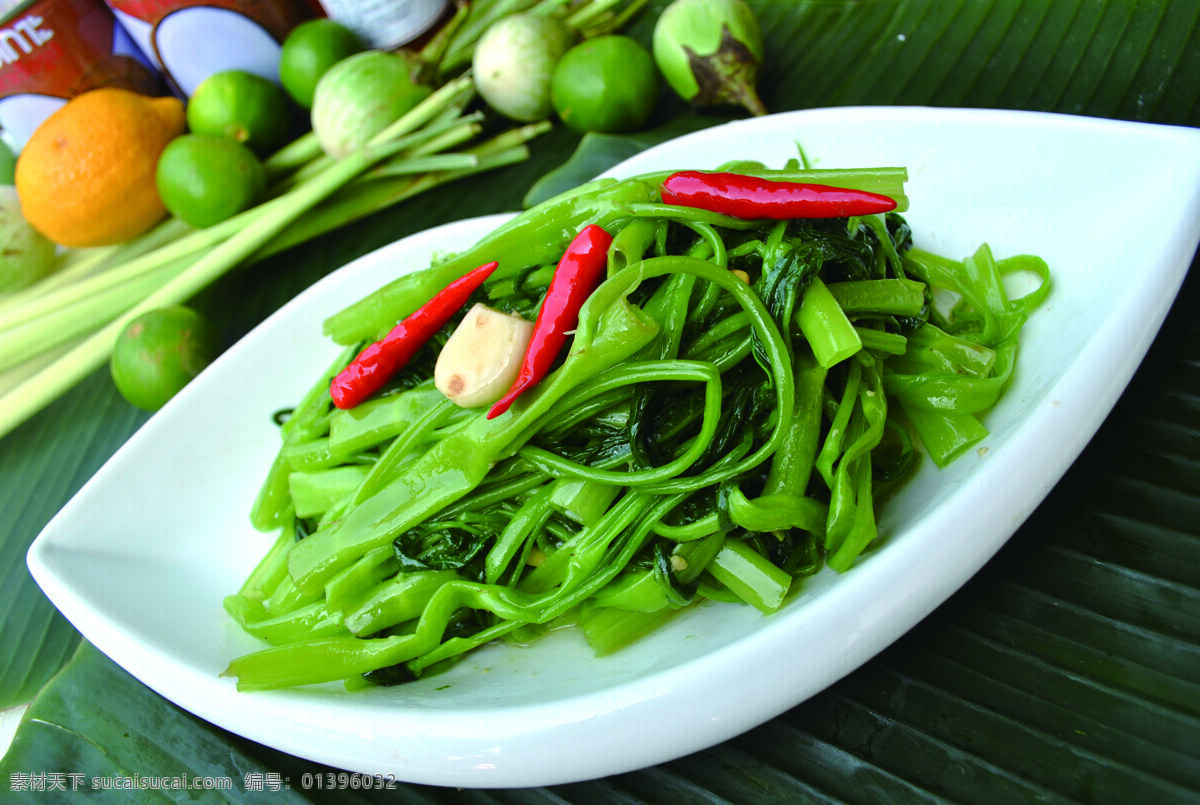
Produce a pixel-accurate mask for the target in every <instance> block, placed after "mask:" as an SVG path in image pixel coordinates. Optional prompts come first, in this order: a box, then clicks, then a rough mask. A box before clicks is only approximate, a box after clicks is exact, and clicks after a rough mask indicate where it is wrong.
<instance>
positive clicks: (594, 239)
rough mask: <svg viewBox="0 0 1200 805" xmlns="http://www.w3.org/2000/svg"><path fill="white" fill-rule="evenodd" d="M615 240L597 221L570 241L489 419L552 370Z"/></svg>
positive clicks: (577, 321) (601, 271)
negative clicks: (507, 386) (517, 367)
mask: <svg viewBox="0 0 1200 805" xmlns="http://www.w3.org/2000/svg"><path fill="white" fill-rule="evenodd" d="M612 241H613V238H612V235H610V234H608V232H606V231H605V230H604V229H603V228H602V227H599V226H597V225H595V224H592V225H590V226H587V227H584V229H583V231H581V232H580V233H579V234H578V235H576V236H575V239H574V240H572V241H571V245H570V246H568V247H567V251H566V252H565V253H564V254H563V256H562V259H561V260H559V261H558V267H557V268H555V269H554V276H553V277H551V278H550V287H549V288H547V289H546V298H545V299H544V300H543V301H542V308H541V310H539V311H538V316H537V321H535V322H534V324H533V336H532V337H531V338H530V339H529V346H528V347H526V349H525V359H524V361H522V363H521V371H520V373H519V374H518V375H517V379H516V381H514V382H513V384H512V387H511V388H510V389H509V390H508V391H507V392H506V393H505V395H504V396H503V397H501V398H500V399H499V400H498V401H497V402H496V404H495V405H493V406H492V407H491V410H489V411H488V415H487V418H488V419H494V418H496V417H498V416H500V415H501V414H503V413H504V412H505V411H507V410H508V408H509V406H511V405H512V404H513V401H514V400H516V399H517V397H520V396H521V394H522V393H524V392H525V391H526V390H527V389H529V388H530V387H531V386H534V385H537V384H538V383H539V382H541V380H542V378H544V377H545V376H546V375H547V373H549V371H550V367H551V366H553V365H554V360H555V359H556V358H557V357H558V353H559V352H560V351H562V346H563V343H564V342H565V341H566V340H567V333H569V332H571V331H572V330H574V329H575V328H576V327H578V326H579V309H580V308H581V307H583V303H584V301H585V300H586V299H587V298H588V296H590V295H591V293H592V291H594V290H596V286H597V285H599V284H600V280H601V279H602V278H603V277H604V270H605V268H606V267H607V265H608V247H609V246H610V245H611V244H612Z"/></svg>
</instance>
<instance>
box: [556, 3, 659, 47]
mask: <svg viewBox="0 0 1200 805" xmlns="http://www.w3.org/2000/svg"><path fill="white" fill-rule="evenodd" d="M646 3H647V0H633V2H632V3H630V4H629V5H627V6H625V8H623V9H621V10H620V11H618V12H616V13H613V11H612V9H611V8H607V9H604V11H603V12H602V14H601V15H596V16H595V18H594V19H587V20H584V21H582V23H581V24H577V23H575V22H573V21H571V20H568V22H567V24H568V25H571V27H574V28H575V29H576V30H577V31H579V35H580V36H582V37H584V38H587V39H590V38H592V37H597V36H603V35H605V34H610V33H613V32H614V31H619V30H620V29H622V28H624V27H625V25H626V24H627V23H628V22H629V20H631V19H632V18H633V16H634V15H635V14H637V13H638V12H639V11H641V10H642V9H643V8H644V7H645V6H646Z"/></svg>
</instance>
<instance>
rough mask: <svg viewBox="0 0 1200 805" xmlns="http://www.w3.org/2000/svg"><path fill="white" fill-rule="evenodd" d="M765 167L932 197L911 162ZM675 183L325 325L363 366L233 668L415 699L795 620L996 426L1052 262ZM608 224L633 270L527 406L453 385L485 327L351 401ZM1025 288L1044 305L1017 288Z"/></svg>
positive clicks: (898, 224)
mask: <svg viewBox="0 0 1200 805" xmlns="http://www.w3.org/2000/svg"><path fill="white" fill-rule="evenodd" d="M739 169H741V170H747V171H751V172H753V173H754V174H755V175H756V176H758V177H760V178H766V179H776V178H779V179H786V180H787V181H813V182H819V183H822V184H830V185H833V186H835V187H836V186H843V187H855V188H858V189H868V190H870V191H871V192H885V190H884V189H885V188H886V189H890V190H891V193H890V195H891V197H892V198H893V199H894V200H895V201H896V202H897V209H898V210H901V211H902V210H904V209H905V208H906V204H907V199H906V198H905V197H904V194H903V171H902V170H900V169H893V168H881V169H873V170H859V171H838V172H820V171H801V170H798V169H796V170H787V171H768V170H767V169H765V168H761V166H757V167H756V166H751V165H741V166H739ZM835 173H836V176H838V177H840V178H842V179H845V182H844V183H842V184H841V185H839V184H838V182H837V181H836V180H834V179H832V176H833V175H834V174H835ZM666 176H667V174H646V175H642V176H637V177H632V178H629V179H626V180H623V181H611V180H606V181H601V182H597V183H594V184H592V185H589V186H585V187H583V188H580V189H578V190H576V191H573V192H571V193H570V194H567V195H564V196H560V197H557V198H554V199H551V200H549V201H547V202H545V203H543V204H541V205H539V206H537V207H534V208H532V209H530V210H528V211H526V212H524V213H522V214H520V215H518V216H516V217H514V218H513V219H511V220H510V221H508V222H507V223H506V224H504V225H503V226H501V227H499V228H498V229H497V230H496V231H495V232H493V233H492V234H490V235H488V236H486V237H484V238H483V239H481V240H480V241H479V242H478V243H476V244H474V245H471V246H468V247H466V248H464V249H463V250H462V251H461V252H459V253H458V254H456V255H454V256H453V257H450V258H447V259H444V260H442V261H440V262H437V263H435V264H434V265H432V266H430V267H428V268H426V269H425V270H423V271H418V272H415V273H413V274H410V275H407V276H405V277H402V278H400V279H398V280H396V281H393V282H392V283H389V284H388V285H386V286H384V287H382V288H380V289H378V290H376V291H375V292H373V293H371V294H369V295H368V296H366V297H364V298H363V299H362V300H360V301H359V302H357V303H355V304H353V305H350V306H348V307H347V308H345V309H344V310H342V311H340V312H338V313H336V314H334V315H333V316H331V317H330V318H329V319H328V320H327V321H326V322H325V332H326V333H327V334H328V335H330V336H331V337H332V338H333V339H334V340H335V341H337V342H339V343H343V344H345V345H346V350H345V352H344V353H343V355H342V356H340V357H339V359H338V361H337V363H335V364H334V365H333V366H331V367H328V368H326V369H325V371H324V372H323V373H322V374H320V375H319V377H318V378H317V382H316V383H315V385H314V386H313V388H312V390H311V391H310V392H309V394H307V395H306V396H305V397H304V398H303V399H302V400H301V401H300V402H299V404H298V406H297V408H296V409H295V411H294V412H293V413H292V416H291V417H290V418H289V419H288V420H287V421H286V423H285V424H284V425H283V426H282V427H281V434H280V437H281V444H280V450H279V454H278V456H277V458H276V459H275V461H274V463H273V464H272V466H271V467H270V468H269V471H268V472H267V475H266V478H265V479H264V482H263V485H262V489H261V491H260V493H259V497H258V501H257V503H256V505H255V508H254V511H253V513H252V522H253V523H254V524H255V526H256V527H259V528H261V529H263V530H276V529H277V530H278V531H279V534H280V536H278V537H277V538H276V539H275V540H273V541H272V546H271V548H270V549H269V550H268V551H267V552H266V554H265V555H264V557H263V559H262V561H261V563H260V564H259V566H258V567H257V568H256V569H255V570H254V571H253V573H252V574H251V575H250V577H249V579H248V580H247V582H246V583H245V584H244V585H243V587H242V588H241V589H240V590H239V591H237V592H236V593H233V594H231V595H230V596H229V598H228V599H227V600H226V609H227V611H228V612H229V614H230V616H231V617H232V618H233V619H234V620H235V621H236V622H237V623H239V624H241V625H242V627H243V628H244V629H245V630H246V631H247V632H248V633H249V634H251V635H254V636H256V637H258V638H260V639H261V640H262V641H264V643H265V644H266V647H264V648H263V649H262V650H260V651H256V652H254V653H251V654H249V655H246V656H244V657H240V658H238V659H235V660H234V661H233V662H232V663H230V665H229V668H228V670H227V673H228V674H230V675H232V676H235V677H236V678H237V684H238V686H239V688H241V689H243V690H257V689H266V688H277V687H284V686H293V685H308V684H316V683H322V682H333V681H339V680H340V681H343V683H344V684H345V685H346V686H347V687H349V688H358V687H361V686H363V685H370V684H397V683H401V682H404V681H407V680H412V679H414V678H418V677H421V676H425V675H429V674H433V673H436V672H438V671H439V670H441V669H444V668H446V667H448V666H449V665H450V664H452V663H453V662H454V661H455V660H456V659H457V658H460V657H461V656H462V655H463V654H464V653H466V652H468V651H471V650H474V649H475V648H478V647H480V646H483V645H485V644H487V643H490V642H492V641H498V640H507V641H519V642H524V641H526V640H528V639H529V638H530V637H531V636H536V634H538V633H539V632H540V631H543V630H545V629H548V628H551V627H552V626H554V625H557V624H560V623H565V622H570V623H575V624H577V625H578V626H579V628H580V629H581V630H582V632H583V634H584V635H585V637H586V638H587V639H588V641H589V642H590V643H591V644H592V646H593V648H594V649H595V651H596V652H597V653H598V654H605V653H609V652H612V651H616V650H618V649H619V648H621V647H622V646H623V645H626V644H627V643H629V642H631V641H633V640H637V639H641V638H642V637H644V636H646V635H648V634H651V633H652V632H653V631H654V629H656V628H658V627H660V626H661V625H663V624H665V623H668V622H669V621H670V618H671V616H672V614H674V613H676V612H678V611H680V610H682V609H684V608H686V607H689V606H694V605H698V604H701V602H711V603H709V604H708V605H723V604H724V603H736V604H742V605H749V606H752V607H754V608H755V609H757V610H759V611H761V612H762V613H763V614H764V615H769V614H770V613H773V612H776V611H778V610H779V609H780V608H782V607H785V606H787V604H788V602H789V601H790V600H791V599H792V598H793V597H795V596H796V595H798V594H800V592H801V591H802V590H803V588H804V579H805V578H806V577H807V576H809V575H811V574H813V573H816V572H818V571H821V569H822V568H828V570H827V571H825V572H837V573H845V572H854V566H855V564H856V563H857V562H859V561H861V559H862V558H863V557H864V555H866V554H869V552H870V550H871V546H872V545H873V543H875V541H876V539H877V538H878V536H879V534H878V530H879V527H878V524H877V521H876V511H877V508H878V506H879V505H880V501H881V500H882V499H883V498H884V496H885V495H886V493H887V492H888V491H889V490H890V489H891V488H892V487H893V486H894V485H896V484H898V483H901V482H903V480H904V478H905V477H906V476H907V473H908V472H909V470H911V468H912V467H914V466H915V465H916V461H917V450H918V449H919V448H918V445H919V444H923V445H925V447H926V449H927V450H928V452H929V453H930V454H931V456H932V457H933V458H934V460H935V462H936V463H938V464H939V465H941V464H945V463H946V462H948V461H950V460H953V458H954V457H955V456H958V455H961V454H962V453H963V452H964V451H966V450H968V449H970V448H971V447H972V446H974V445H977V444H978V443H979V441H980V440H981V439H982V438H984V437H985V436H986V433H987V431H986V427H985V425H984V424H983V419H982V418H983V417H986V413H987V411H988V409H989V408H990V407H991V406H992V405H994V404H995V403H996V401H997V400H998V399H999V397H1000V395H1001V394H1002V393H1003V390H1004V387H1005V384H1006V383H1007V381H1008V379H1009V377H1010V376H1011V373H1012V372H1013V370H1014V366H1015V362H1016V360H1017V337H1018V335H1019V332H1020V328H1021V326H1022V324H1023V323H1024V321H1025V320H1026V319H1027V318H1028V317H1029V316H1030V315H1031V314H1032V312H1033V311H1034V309H1035V308H1036V307H1037V305H1038V304H1040V303H1041V301H1042V300H1043V299H1044V298H1045V297H1046V295H1047V294H1048V293H1049V290H1050V285H1049V271H1048V268H1047V267H1046V265H1045V263H1044V262H1042V261H1040V260H1038V259H1037V258H1035V257H1029V256H1019V257H1012V258H1006V259H1003V260H997V259H995V258H994V257H993V256H992V254H991V252H990V250H988V249H987V248H986V247H984V248H981V249H979V250H978V251H977V252H976V253H975V254H973V255H970V256H969V257H968V258H967V259H966V260H963V261H955V260H950V259H947V258H944V257H940V256H937V255H933V254H931V253H928V252H925V251H922V250H920V249H918V248H914V247H913V245H912V232H911V231H910V230H909V228H908V225H907V223H906V222H905V221H904V219H903V218H902V217H901V215H900V214H899V212H889V213H886V214H878V215H867V216H854V217H849V218H822V219H785V220H762V219H755V218H745V217H737V216H735V215H731V214H727V213H722V212H714V211H713V210H709V209H704V208H692V207H686V208H685V207H679V206H676V205H672V204H670V203H664V198H663V195H662V193H661V192H660V188H661V187H662V183H663V181H664V179H665V178H666ZM754 184H756V186H757V185H760V184H761V183H758V182H756V183H754ZM597 223H598V224H601V225H602V226H604V227H605V229H606V230H608V232H610V233H611V235H612V242H611V245H610V246H609V248H608V253H607V267H606V268H607V271H606V276H605V278H604V279H603V280H602V281H601V282H600V284H599V286H598V287H596V288H595V290H594V291H593V292H592V293H591V294H590V296H588V297H587V298H586V301H585V302H584V303H583V306H582V308H580V310H579V323H578V327H577V328H576V330H575V331H574V333H573V334H571V337H570V339H569V341H568V342H567V346H566V348H564V350H563V353H564V354H562V355H560V356H558V357H557V359H556V360H555V362H554V363H553V364H550V368H551V370H550V372H549V374H547V375H546V376H545V377H544V379H542V380H541V381H540V382H539V383H537V384H536V385H533V386H531V387H530V388H528V389H526V390H525V391H524V392H523V393H522V394H521V395H520V397H518V398H517V399H516V400H515V401H514V402H513V403H512V405H511V407H510V408H508V409H507V410H506V411H505V412H503V413H501V414H499V415H498V416H496V417H495V418H493V419H489V418H488V416H487V411H488V407H489V406H488V405H487V404H481V407H478V408H460V407H458V406H456V405H455V404H454V403H452V402H450V401H449V400H448V399H447V398H445V397H444V396H443V395H442V394H441V392H439V391H438V390H437V388H436V387H435V386H434V384H433V381H432V376H433V367H434V365H435V363H436V360H437V355H438V349H439V345H440V344H441V343H444V342H445V340H446V339H447V338H448V337H449V335H450V333H451V332H453V330H454V328H455V327H456V326H457V324H458V319H461V318H462V314H461V313H460V314H459V315H458V317H457V319H454V320H451V321H448V322H446V323H445V326H444V327H443V328H442V329H441V330H440V331H439V332H438V333H436V334H434V335H433V336H432V337H431V338H430V339H429V341H428V343H427V344H426V345H425V346H424V347H422V349H421V350H420V351H417V352H416V353H414V354H413V355H412V356H411V360H410V361H409V363H408V364H406V366H405V368H404V369H403V370H402V371H401V372H399V373H398V374H397V375H395V376H393V377H390V378H389V379H388V380H387V382H386V383H385V384H384V385H383V386H382V387H381V388H379V390H378V391H377V392H375V393H374V394H373V396H371V397H370V398H369V399H367V400H366V401H363V402H361V403H360V404H358V405H357V406H354V407H350V408H347V409H345V410H342V409H334V407H333V405H332V402H331V399H330V394H329V383H330V379H331V378H332V377H333V376H334V375H335V374H337V373H338V371H339V370H340V368H341V367H343V366H345V365H347V364H348V363H350V361H351V360H352V359H353V358H354V356H355V355H356V354H357V353H358V351H359V350H360V349H361V347H362V345H363V344H364V343H366V342H370V341H372V340H375V339H377V338H378V337H379V336H380V335H381V334H382V333H384V332H387V331H388V330H389V329H390V327H391V326H392V325H393V324H394V323H395V322H396V321H397V320H399V319H401V318H403V317H405V316H407V315H408V314H409V313H411V312H412V310H413V309H415V308H417V307H420V306H421V305H423V304H424V303H425V302H426V300H428V299H430V298H431V297H433V296H434V295H435V294H437V293H438V292H439V291H440V290H441V289H442V288H443V287H444V286H446V285H447V284H448V283H450V282H452V281H454V280H456V279H458V278H459V277H460V276H462V275H463V274H464V273H465V272H467V271H469V270H471V269H473V268H475V267H477V266H478V265H481V264H484V263H486V262H488V261H491V260H496V261H497V262H498V266H497V268H496V269H495V270H494V272H492V273H491V275H490V276H489V277H488V278H487V279H486V280H485V281H484V283H483V285H482V286H481V287H479V288H478V289H476V290H475V291H474V293H473V296H472V299H474V300H477V301H480V302H483V303H485V304H487V305H489V306H492V307H494V308H496V309H498V310H500V311H502V312H504V313H508V314H511V315H520V316H525V317H527V318H530V319H532V318H533V317H534V316H536V314H537V311H538V309H539V307H540V306H541V305H543V304H544V296H545V294H546V291H547V287H548V285H549V284H550V282H551V278H552V277H553V276H554V273H555V265H556V264H557V263H558V261H559V258H560V256H561V255H562V252H563V250H564V249H566V248H567V245H568V244H569V243H570V242H571V241H572V239H573V238H574V237H575V236H576V234H577V233H578V232H579V231H580V230H581V229H584V228H585V227H587V226H588V225H590V224H597ZM602 268H603V266H602ZM1014 273H1021V274H1025V275H1029V276H1032V277H1034V278H1035V279H1036V280H1037V282H1036V283H1035V284H1036V288H1035V289H1034V290H1033V291H1032V292H1031V293H1028V294H1026V295H1024V296H1022V297H1020V298H1010V294H1009V293H1008V292H1007V290H1006V285H1005V278H1006V277H1007V276H1008V275H1010V274H1014ZM589 287H590V285H589ZM943 298H951V299H953V300H955V301H954V303H953V304H952V305H949V306H947V305H945V304H941V303H940V302H939V301H938V300H940V299H943ZM468 304H470V303H468Z"/></svg>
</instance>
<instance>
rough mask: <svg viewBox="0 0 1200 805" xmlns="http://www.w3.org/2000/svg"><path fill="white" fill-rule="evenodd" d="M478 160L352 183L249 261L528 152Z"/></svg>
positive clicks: (507, 152)
mask: <svg viewBox="0 0 1200 805" xmlns="http://www.w3.org/2000/svg"><path fill="white" fill-rule="evenodd" d="M476 159H477V164H476V166H475V167H474V168H470V169H465V170H460V171H454V172H448V173H433V174H424V175H421V176H416V177H412V176H392V177H382V178H379V179H372V180H370V181H355V182H352V183H351V184H350V185H349V186H347V187H346V188H344V189H343V190H342V191H341V192H340V193H338V194H337V195H335V196H334V197H332V198H330V199H329V200H328V201H327V202H326V203H324V204H322V205H320V206H319V207H316V208H315V209H312V210H310V211H309V212H308V213H306V214H305V215H304V217H302V218H301V219H300V220H298V221H297V222H296V225H295V226H292V227H289V228H288V229H287V230H285V231H284V232H281V233H280V235H279V236H278V237H276V238H274V239H273V240H271V242H270V243H268V244H267V245H266V246H264V247H263V248H262V249H260V250H259V251H258V252H256V253H255V254H254V255H253V256H252V257H251V258H250V261H251V262H256V261H258V260H264V259H266V258H267V257H270V256H271V255H274V254H278V253H279V252H282V251H285V250H287V249H290V248H292V247H293V246H297V245H299V244H300V243H303V242H304V241H305V240H308V239H310V238H313V237H316V236H317V235H320V234H323V233H325V232H329V231H332V230H334V229H337V228H339V227H342V226H345V225H346V224H348V223H350V222H352V221H356V220H358V219H360V218H365V217H366V216H368V215H371V214H372V213H375V212H378V211H379V210H382V209H385V208H387V207H390V206H392V205H394V204H399V203H400V202H402V201H406V200H408V199H410V198H413V197H414V196H417V195H420V194H421V193H424V192H426V191H429V190H432V189H434V188H435V187H438V186H440V185H443V184H446V183H448V182H452V181H456V180H458V179H461V178H464V177H466V176H470V175H472V174H475V173H482V172H484V171H488V170H494V169H496V168H499V167H503V166H505V165H511V164H514V163H516V162H520V161H522V160H526V159H529V149H527V148H525V147H524V146H516V147H513V148H509V149H506V150H504V151H500V152H496V153H482V154H478V155H477V156H476Z"/></svg>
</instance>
